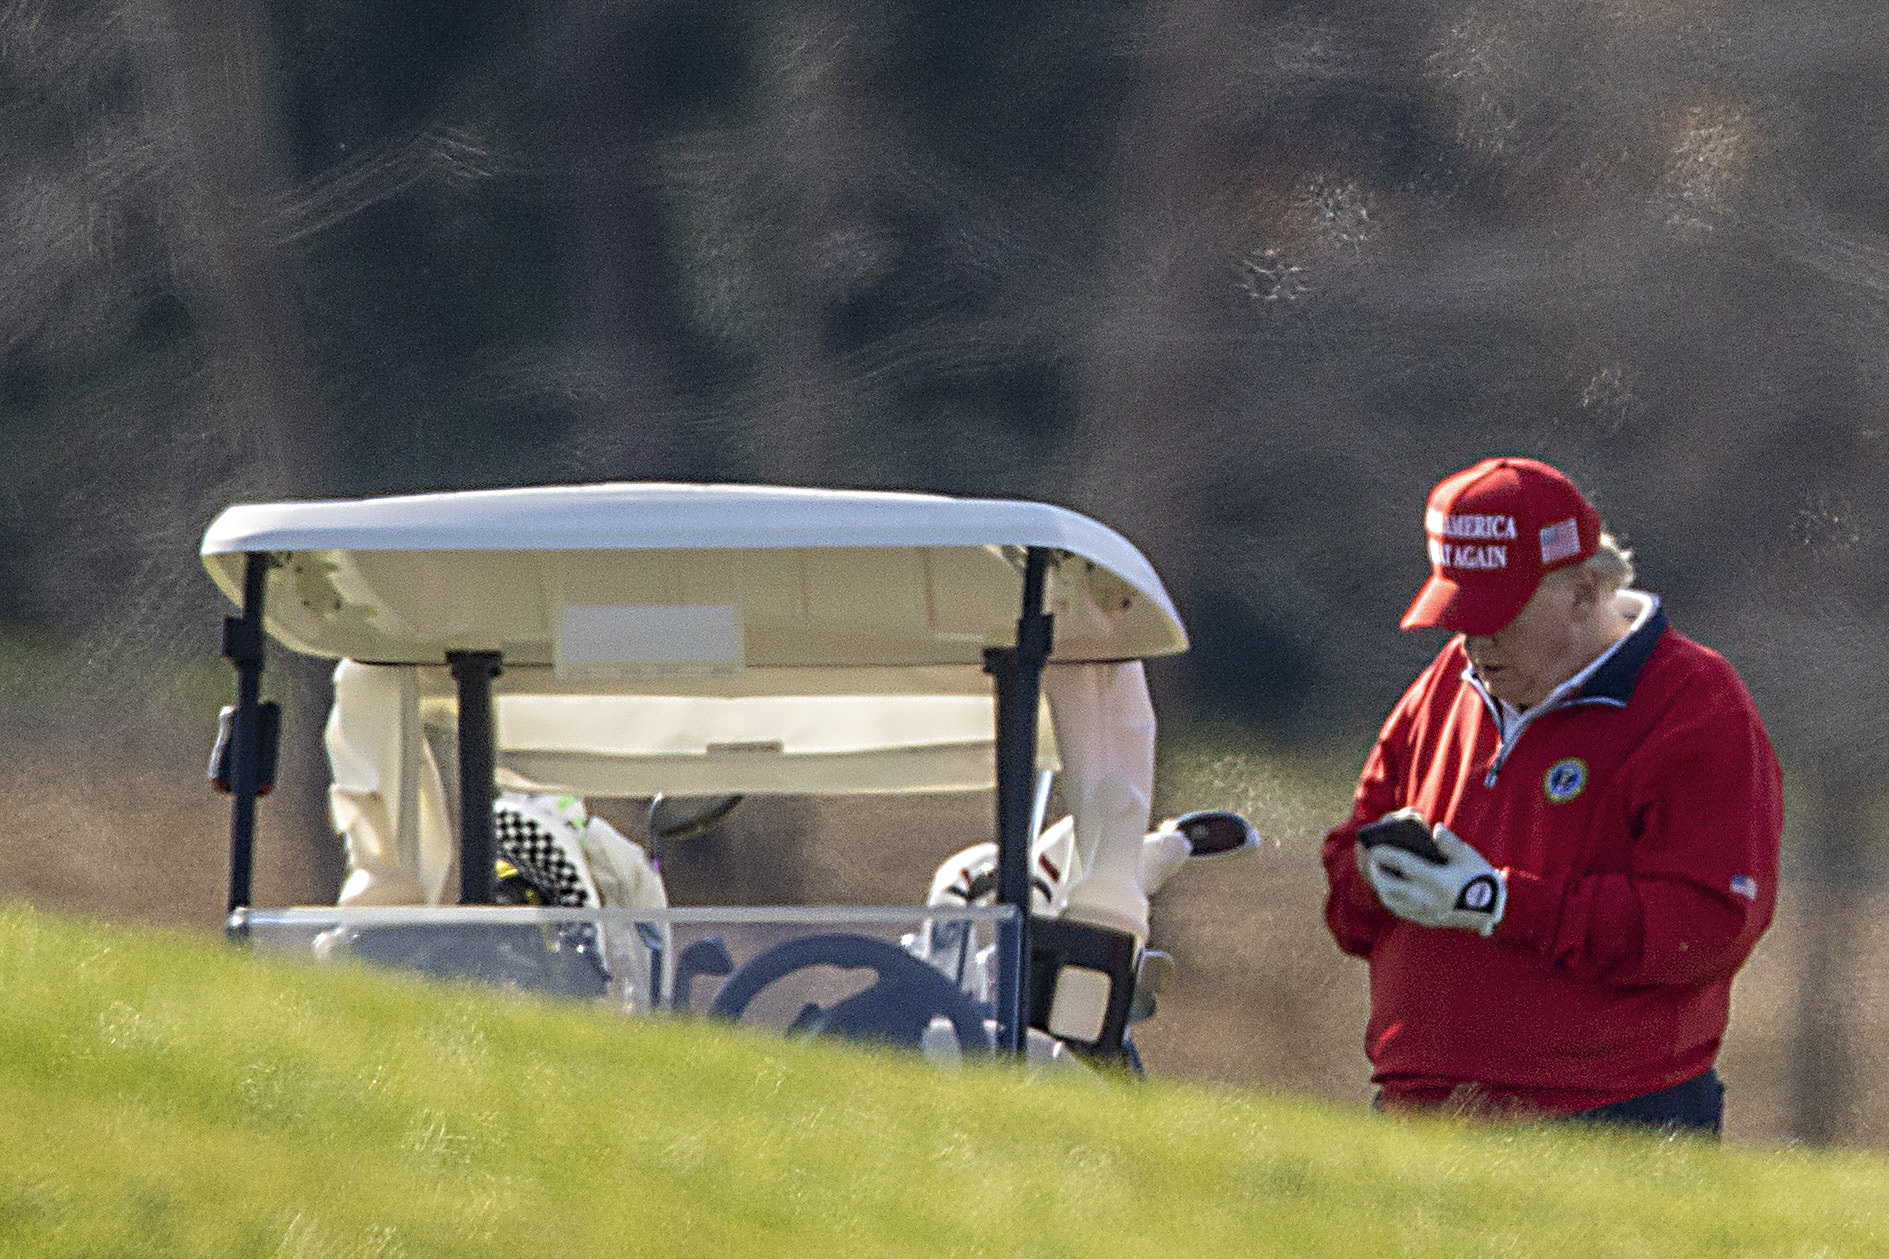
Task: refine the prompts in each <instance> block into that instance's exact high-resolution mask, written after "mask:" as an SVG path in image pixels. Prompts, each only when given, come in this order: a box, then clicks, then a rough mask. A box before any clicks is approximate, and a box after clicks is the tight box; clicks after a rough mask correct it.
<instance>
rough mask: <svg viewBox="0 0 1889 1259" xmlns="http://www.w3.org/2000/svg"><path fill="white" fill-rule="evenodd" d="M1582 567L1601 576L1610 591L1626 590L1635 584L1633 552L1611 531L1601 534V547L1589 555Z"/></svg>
mask: <svg viewBox="0 0 1889 1259" xmlns="http://www.w3.org/2000/svg"><path fill="white" fill-rule="evenodd" d="M1581 567H1582V568H1585V569H1587V570H1588V571H1589V572H1591V573H1593V574H1595V575H1596V576H1597V577H1599V578H1600V580H1601V584H1602V585H1604V586H1606V588H1607V590H1608V591H1609V593H1612V592H1614V591H1620V590H1625V589H1626V588H1627V587H1628V586H1631V585H1632V584H1633V552H1632V551H1630V550H1628V549H1627V548H1626V547H1624V546H1622V545H1620V539H1618V538H1616V537H1614V535H1613V534H1611V533H1602V534H1601V535H1600V549H1598V550H1597V551H1595V552H1594V553H1593V554H1592V555H1590V556H1588V557H1587V560H1586V562H1584V563H1583V564H1582V565H1581Z"/></svg>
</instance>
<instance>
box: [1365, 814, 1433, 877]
mask: <svg viewBox="0 0 1889 1259" xmlns="http://www.w3.org/2000/svg"><path fill="white" fill-rule="evenodd" d="M1358 842H1359V843H1360V844H1363V845H1364V846H1365V847H1366V848H1375V847H1377V846H1378V845H1379V844H1389V845H1390V846H1391V847H1393V848H1401V849H1403V850H1404V851H1405V852H1411V853H1415V854H1416V855H1417V856H1419V857H1422V858H1423V859H1424V860H1425V861H1433V862H1435V863H1436V864H1437V865H1443V864H1444V863H1446V862H1447V861H1448V860H1449V858H1448V857H1445V856H1444V855H1443V850H1442V849H1441V848H1438V847H1437V846H1436V840H1434V839H1432V838H1431V837H1430V826H1429V824H1428V823H1427V822H1425V821H1424V820H1423V815H1422V814H1420V813H1418V812H1417V811H1416V810H1414V809H1399V810H1398V811H1397V812H1395V813H1393V814H1391V815H1390V816H1389V817H1384V818H1379V819H1378V820H1377V821H1375V822H1370V823H1367V824H1366V825H1364V826H1360V827H1359V828H1358Z"/></svg>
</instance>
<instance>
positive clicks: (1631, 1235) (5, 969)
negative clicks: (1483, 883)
mask: <svg viewBox="0 0 1889 1259" xmlns="http://www.w3.org/2000/svg"><path fill="white" fill-rule="evenodd" d="M1546 1251H1559V1252H1561V1253H1566V1254H1580V1255H1635V1256H1640V1255H1657V1256H1660V1257H1661V1259H1686V1257H1688V1256H1699V1255H1726V1254H1751V1255H1765V1256H1787V1255H1806V1256H1808V1255H1847V1254H1855V1255H1865V1254H1884V1253H1889V1166H1885V1164H1884V1162H1883V1161H1882V1160H1880V1159H1878V1158H1873V1157H1868V1156H1864V1155H1858V1154H1812V1153H1803V1152H1786V1153H1755V1152H1749V1151H1725V1150H1719V1149H1715V1148H1699V1147H1695V1146H1692V1145H1690V1144H1688V1143H1683V1142H1681V1143H1675V1142H1670V1141H1667V1142H1661V1141H1656V1140H1651V1139H1644V1138H1631V1137H1619V1136H1615V1137H1608V1136H1602V1135H1591V1134H1584V1133H1567V1132H1548V1131H1540V1130H1536V1131H1498V1130H1486V1129H1483V1130H1479V1129H1472V1128H1466V1127H1458V1126H1453V1125H1446V1124H1436V1125H1429V1126H1410V1125H1404V1124H1398V1123H1393V1122H1390V1121H1387V1120H1380V1119H1376V1118H1374V1117H1372V1116H1369V1115H1363V1114H1356V1113H1348V1112H1344V1111H1340V1110H1337V1109H1334V1108H1330V1107H1326V1106H1321V1105H1318V1104H1315V1103H1312V1102H1309V1101H1304V1100H1299V1099H1294V1098H1288V1097H1274V1096H1266V1095H1256V1094H1245V1093H1234V1092H1226V1091H1220V1092H1214V1091H1207V1090H1202V1089H1198V1088H1187V1087H1181V1086H1177V1085H1171V1084H1161V1083H1158V1082H1157V1083H1151V1084H1147V1085H1145V1086H1137V1085H1134V1084H1129V1083H1094V1082H1086V1081H1081V1080H1078V1081H1070V1082H1063V1083H1051V1082H1049V1081H1046V1080H1042V1079H1037V1080H1028V1079H1025V1078H1023V1077H1021V1076H1020V1075H1017V1074H1015V1073H1012V1072H1010V1071H1006V1070H993V1069H988V1068H985V1069H977V1070H967V1071H964V1072H961V1073H958V1074H955V1075H942V1074H937V1073H934V1072H932V1071H930V1070H928V1069H927V1068H925V1067H924V1066H923V1065H922V1064H921V1063H917V1062H914V1061H911V1060H908V1059H905V1058H902V1057H897V1056H888V1055H871V1054H866V1053H860V1052H854V1051H849V1050H845V1049H840V1048H829V1047H823V1046H817V1045H816V1046H807V1045H789V1044H787V1043H785V1042H781V1041H776V1040H771V1039H762V1038H759V1037H756V1036H746V1035H741V1034H736V1033H731V1032H726V1031H722V1030H718V1029H712V1028H705V1027H701V1026H692V1025H683V1024H678V1023H671V1022H658V1021H633V1020H624V1019H620V1018H612V1017H609V1016H605V1015H600V1014H595V1013H592V1012H590V1011H588V1010H576V1009H568V1008H554V1007H550V1006H547V1005H543V1004H539V1003H536V1002H533V1001H530V1000H526V999H522V998H510V999H507V998H499V997H494V996H491V995H489V994H483V993H473V992H468V991H464V990H458V989H453V988H447V987H436V986H427V985H423V984H419V983H409V982H397V981H394V980H390V979H386V978H383V977H378V976H373V975H368V974H364V973H357V972H354V971H351V970H345V969H341V968H333V969H321V968H316V967H312V966H310V967H302V966H292V965H284V964H279V963H273V964H272V963H267V962H263V961H259V960H256V959H252V958H249V957H246V956H244V955H241V954H239V953H238V952H237V951H236V950H234V949H231V948H229V947H227V946H223V945H221V944H218V943H216V942H206V941H201V940H195V939H188V938H183V937H175V936H169V935H163V934H157V933H134V932H130V931H126V930H121V929H116V928H108V927H104V926H99V925H92V924H85V923H73V922H70V921H66V920H62V919H57V918H53V917H49V916H46V915H44V914H41V913H38V912H35V911H32V910H29V909H26V908H23V907H19V906H9V907H0V1254H5V1255H9V1256H11V1255H48V1256H86V1257H87V1259H97V1257H99V1256H113V1255H125V1256H131V1255H136V1256H141V1257H147V1259H148V1257H149V1256H167V1255H175V1256H191V1257H193V1259H198V1257H207V1256H225V1255H228V1256H269V1257H280V1259H393V1257H396V1256H421V1255H436V1254H437V1255H452V1256H483V1255H505V1256H524V1255H551V1256H559V1257H564V1256H570V1257H572V1259H576V1257H578V1256H588V1255H662V1256H672V1255H674V1256H681V1255H728V1254H740V1255H773V1254H779V1255H787V1254H792V1255H850V1254H859V1255H905V1256H909V1255H924V1254H938V1255H975V1254H989V1255H1012V1254H1043V1255H1069V1256H1082V1257H1083V1259H1090V1257H1096V1256H1108V1255H1124V1256H1126V1255H1134V1256H1152V1255H1162V1256H1165V1255H1177V1254H1178V1255H1183V1256H1189V1257H1190V1259H1191V1257H1192V1256H1199V1255H1207V1254H1240V1255H1250V1254H1265V1255H1333V1256H1339V1255H1343V1256H1354V1255H1355V1256H1368V1255H1438V1256H1462V1255H1530V1254H1536V1253H1541V1252H1546Z"/></svg>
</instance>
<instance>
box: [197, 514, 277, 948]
mask: <svg viewBox="0 0 1889 1259" xmlns="http://www.w3.org/2000/svg"><path fill="white" fill-rule="evenodd" d="M270 562H271V561H270V557H269V555H268V554H267V553H266V552H261V551H250V552H248V553H247V554H246V555H245V556H244V557H243V611H242V615H240V616H226V617H224V618H223V657H224V659H226V660H228V661H229V662H230V664H231V665H232V666H234V667H235V669H236V709H235V711H234V712H233V713H232V714H231V718H230V746H229V766H230V767H229V779H228V782H229V791H230V895H229V904H228V905H227V906H226V909H227V911H228V912H230V913H235V912H236V910H238V909H239V908H242V907H243V906H246V905H248V904H249V901H250V895H251V888H252V884H253V881H254V873H255V856H256V797H257V796H258V795H259V794H260V788H261V781H262V774H261V769H262V760H263V750H262V734H263V731H262V661H263V639H264V637H265V636H264V634H263V627H262V626H263V622H262V614H263V598H264V593H263V592H264V590H265V589H266V587H267V583H266V581H265V580H264V579H265V578H266V577H267V576H268V573H269V565H270ZM215 768H216V766H215V764H214V761H213V762H212V766H211V769H212V772H214V771H215Z"/></svg>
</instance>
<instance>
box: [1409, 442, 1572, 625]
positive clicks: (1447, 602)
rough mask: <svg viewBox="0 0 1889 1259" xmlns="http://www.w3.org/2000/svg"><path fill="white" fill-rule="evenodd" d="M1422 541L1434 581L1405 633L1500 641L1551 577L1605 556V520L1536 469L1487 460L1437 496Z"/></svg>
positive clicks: (1561, 480)
mask: <svg viewBox="0 0 1889 1259" xmlns="http://www.w3.org/2000/svg"><path fill="white" fill-rule="evenodd" d="M1423 531H1424V534H1425V535H1426V536H1427V537H1428V538H1429V542H1430V580H1429V581H1428V582H1426V583H1424V587H1423V589H1422V590H1419V591H1418V592H1417V597H1416V600H1415V601H1414V602H1412V603H1411V605H1410V610H1409V611H1408V612H1406V613H1404V619H1403V621H1402V623H1401V625H1402V628H1404V629H1419V628H1423V627H1428V626H1434V627H1436V628H1438V629H1448V630H1455V631H1457V632H1458V633H1462V634H1474V635H1483V634H1493V633H1496V632H1497V631H1498V630H1500V629H1501V628H1502V627H1503V626H1505V625H1507V624H1508V623H1509V622H1510V621H1512V620H1514V619H1515V614H1516V613H1518V612H1520V611H1521V610H1522V606H1523V605H1524V604H1526V603H1527V602H1528V601H1529V599H1530V598H1532V597H1533V596H1534V593H1535V587H1536V586H1538V585H1540V584H1541V579H1542V577H1543V576H1544V575H1546V574H1548V573H1552V572H1554V571H1555V570H1556V569H1561V568H1569V567H1572V566H1573V565H1575V564H1579V563H1581V562H1582V561H1583V560H1585V559H1587V558H1588V557H1589V556H1591V555H1593V554H1594V552H1595V551H1596V550H1598V549H1599V548H1600V513H1599V512H1597V511H1595V510H1594V508H1593V507H1592V506H1591V505H1590V504H1589V503H1588V501H1587V500H1586V499H1585V498H1583V497H1582V496H1581V491H1580V490H1578V489H1576V488H1575V487H1574V482H1572V481H1570V480H1568V478H1567V477H1565V476H1563V475H1562V474H1561V473H1560V472H1558V471H1556V470H1555V469H1553V468H1551V467H1549V466H1548V465H1547V464H1545V463H1543V462H1541V461H1540V460H1539V459H1484V460H1483V461H1482V462H1481V463H1479V464H1477V465H1475V466H1474V467H1472V468H1465V469H1463V470H1462V471H1461V472H1458V473H1456V474H1455V475H1454V476H1449V477H1445V478H1443V480H1442V481H1440V482H1438V483H1437V487H1436V488H1435V489H1434V490H1431V491H1430V502H1429V505H1428V508H1427V510H1425V512H1424V513H1423Z"/></svg>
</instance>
